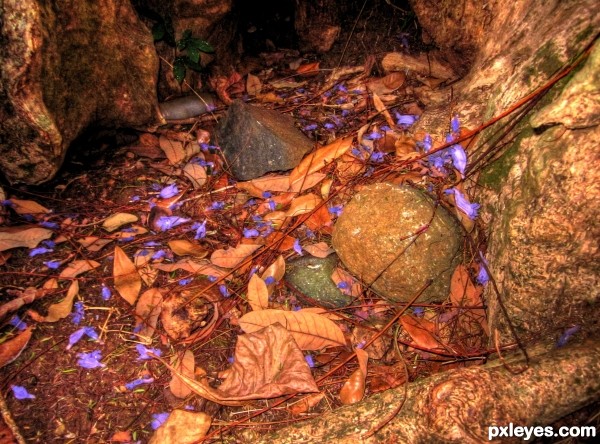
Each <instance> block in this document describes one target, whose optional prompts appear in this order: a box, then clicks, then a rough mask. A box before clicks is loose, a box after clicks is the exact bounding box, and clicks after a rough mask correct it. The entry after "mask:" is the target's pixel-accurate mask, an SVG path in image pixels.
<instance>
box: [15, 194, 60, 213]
mask: <svg viewBox="0 0 600 444" xmlns="http://www.w3.org/2000/svg"><path fill="white" fill-rule="evenodd" d="M10 202H11V203H12V205H11V208H12V209H13V210H15V212H16V213H17V214H31V215H36V214H49V213H52V211H50V210H49V209H48V208H46V207H44V206H42V205H40V204H39V203H37V202H35V201H33V200H21V199H15V198H14V197H13V198H11V199H10Z"/></svg>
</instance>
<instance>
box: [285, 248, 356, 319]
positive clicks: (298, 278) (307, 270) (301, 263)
mask: <svg viewBox="0 0 600 444" xmlns="http://www.w3.org/2000/svg"><path fill="white" fill-rule="evenodd" d="M337 263H338V257H337V256H336V255H335V254H332V255H329V256H327V257H326V258H323V259H321V258H318V257H312V256H305V257H301V258H298V259H294V260H292V261H289V262H288V263H287V266H286V270H287V271H286V273H285V279H286V280H287V282H288V283H289V284H291V285H292V286H293V287H294V288H296V289H297V290H298V291H300V292H301V293H303V294H304V295H305V296H308V297H309V298H312V299H314V300H315V301H317V302H318V303H319V304H320V305H322V306H323V307H327V308H340V307H345V306H347V305H349V304H350V303H351V302H352V298H351V297H350V296H348V295H345V294H344V293H342V292H341V291H340V289H339V288H337V286H336V285H335V283H334V282H333V280H332V279H331V274H332V273H333V271H334V270H335V267H336V266H337Z"/></svg>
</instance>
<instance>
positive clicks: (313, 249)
mask: <svg viewBox="0 0 600 444" xmlns="http://www.w3.org/2000/svg"><path fill="white" fill-rule="evenodd" d="M302 248H304V249H305V250H306V251H307V252H308V254H310V255H311V256H314V257H319V258H325V257H327V256H329V255H330V254H331V253H333V252H334V250H333V248H331V247H330V246H329V245H327V243H326V242H318V243H316V244H311V245H302Z"/></svg>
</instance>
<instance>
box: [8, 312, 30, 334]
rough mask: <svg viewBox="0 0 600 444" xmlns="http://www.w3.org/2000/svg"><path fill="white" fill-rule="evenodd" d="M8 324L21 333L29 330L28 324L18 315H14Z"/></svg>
mask: <svg viewBox="0 0 600 444" xmlns="http://www.w3.org/2000/svg"><path fill="white" fill-rule="evenodd" d="M8 323H9V324H10V325H12V326H13V327H15V328H16V329H18V330H19V331H23V330H25V329H27V324H26V323H25V322H24V321H23V320H22V319H21V318H20V317H19V316H18V315H14V316H13V317H12V318H10V319H9V321H8Z"/></svg>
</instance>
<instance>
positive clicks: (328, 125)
mask: <svg viewBox="0 0 600 444" xmlns="http://www.w3.org/2000/svg"><path fill="white" fill-rule="evenodd" d="M323 127H325V128H326V129H328V130H332V129H335V125H334V124H333V123H330V122H327V123H325V124H324V125H323Z"/></svg>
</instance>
